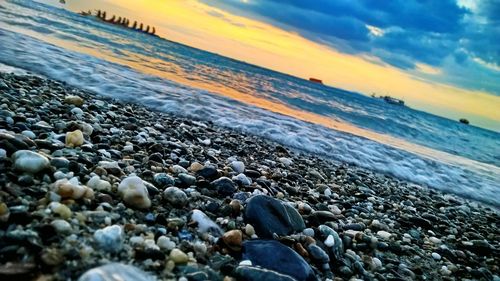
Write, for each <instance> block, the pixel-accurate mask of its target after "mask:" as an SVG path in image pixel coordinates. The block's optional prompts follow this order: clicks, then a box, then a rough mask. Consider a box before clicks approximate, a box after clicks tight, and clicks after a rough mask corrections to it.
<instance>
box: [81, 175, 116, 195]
mask: <svg viewBox="0 0 500 281" xmlns="http://www.w3.org/2000/svg"><path fill="white" fill-rule="evenodd" d="M87 186H88V187H90V188H92V189H93V190H97V191H104V192H110V191H111V184H110V183H109V182H107V181H105V180H102V179H101V178H100V177H99V176H97V175H96V176H93V177H91V178H90V180H89V181H88V182H87Z"/></svg>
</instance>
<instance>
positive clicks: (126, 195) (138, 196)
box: [118, 176, 151, 209]
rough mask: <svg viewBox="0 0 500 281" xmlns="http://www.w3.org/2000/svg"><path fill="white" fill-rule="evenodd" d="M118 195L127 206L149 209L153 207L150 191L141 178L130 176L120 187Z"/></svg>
mask: <svg viewBox="0 0 500 281" xmlns="http://www.w3.org/2000/svg"><path fill="white" fill-rule="evenodd" d="M118 194H119V195H121V196H122V199H123V201H124V202H125V204H127V205H129V206H131V207H134V208H138V209H147V208H149V207H151V200H150V199H149V193H148V189H147V188H146V186H145V185H144V182H143V181H142V179H141V178H139V177H137V176H129V177H127V178H125V179H123V180H122V181H121V182H120V184H119V185H118Z"/></svg>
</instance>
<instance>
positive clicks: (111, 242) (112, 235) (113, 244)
mask: <svg viewBox="0 0 500 281" xmlns="http://www.w3.org/2000/svg"><path fill="white" fill-rule="evenodd" d="M94 240H95V241H96V242H97V245H98V247H99V248H100V249H104V250H105V251H108V252H112V253H115V252H119V251H120V250H121V249H122V247H123V240H124V234H123V228H122V227H121V226H119V225H111V226H107V227H105V228H103V229H99V230H97V231H96V232H95V233H94Z"/></svg>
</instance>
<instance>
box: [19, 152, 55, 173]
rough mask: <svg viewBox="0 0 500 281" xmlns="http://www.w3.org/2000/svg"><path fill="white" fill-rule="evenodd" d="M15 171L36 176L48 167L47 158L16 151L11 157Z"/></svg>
mask: <svg viewBox="0 0 500 281" xmlns="http://www.w3.org/2000/svg"><path fill="white" fill-rule="evenodd" d="M12 160H13V161H14V168H15V169H16V170H19V171H22V172H27V173H31V174H36V173H38V172H40V171H42V170H44V169H47V168H49V167H50V161H49V159H48V158H47V157H45V156H43V155H41V154H39V153H36V152H33V151H29V150H18V151H16V152H15V153H14V154H13V155H12Z"/></svg>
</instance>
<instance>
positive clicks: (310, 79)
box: [309, 77, 323, 84]
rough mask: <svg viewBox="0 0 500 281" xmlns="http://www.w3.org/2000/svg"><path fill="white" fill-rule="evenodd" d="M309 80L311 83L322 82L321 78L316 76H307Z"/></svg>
mask: <svg viewBox="0 0 500 281" xmlns="http://www.w3.org/2000/svg"><path fill="white" fill-rule="evenodd" d="M309 81H311V82H313V83H318V84H323V81H321V79H317V78H312V77H311V78H309Z"/></svg>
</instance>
